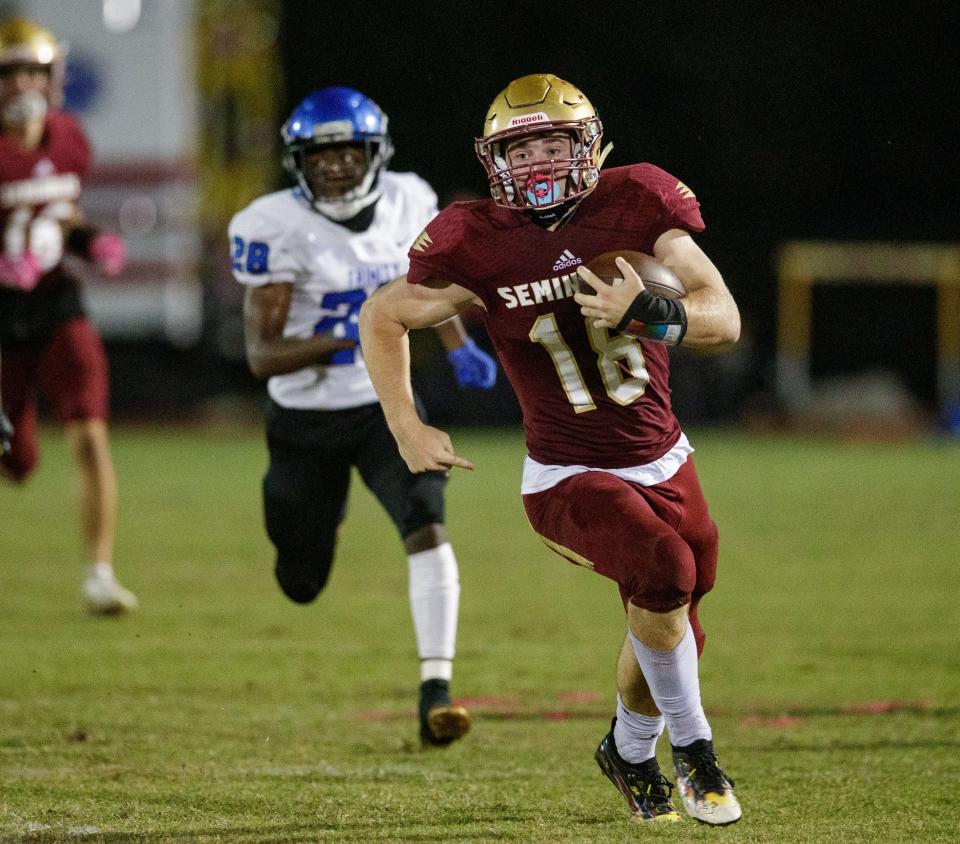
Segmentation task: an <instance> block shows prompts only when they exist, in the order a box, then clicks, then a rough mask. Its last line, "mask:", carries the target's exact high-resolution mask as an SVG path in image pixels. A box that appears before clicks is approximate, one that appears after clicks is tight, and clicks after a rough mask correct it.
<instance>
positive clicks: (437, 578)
mask: <svg viewBox="0 0 960 844" xmlns="http://www.w3.org/2000/svg"><path fill="white" fill-rule="evenodd" d="M407 562H408V564H409V571H410V582H409V586H410V611H411V613H412V614H413V629H414V632H415V633H416V637H417V653H418V654H419V655H420V660H421V662H420V679H421V681H422V680H430V679H433V678H435V677H436V678H439V679H441V680H449V679H450V677H451V675H452V673H453V655H454V652H455V650H456V642H457V611H458V610H459V608H460V574H459V572H458V570H457V558H456V557H455V556H454V554H453V548H451V547H450V543H449V542H444V543H443V544H442V545H438V546H437V547H436V548H431V549H430V550H429V551H420V552H419V553H417V554H411V555H410V556H409V557H407Z"/></svg>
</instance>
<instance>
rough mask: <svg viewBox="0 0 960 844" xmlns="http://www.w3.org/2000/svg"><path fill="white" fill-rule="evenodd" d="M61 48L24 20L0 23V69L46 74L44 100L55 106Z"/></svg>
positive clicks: (60, 80) (59, 95) (60, 77)
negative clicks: (40, 70)
mask: <svg viewBox="0 0 960 844" xmlns="http://www.w3.org/2000/svg"><path fill="white" fill-rule="evenodd" d="M65 52H66V50H65V49H64V46H63V45H62V44H61V43H60V42H59V41H57V39H56V38H54V36H53V34H52V33H50V32H49V31H48V30H46V29H44V28H43V27H42V26H40V24H38V23H34V22H33V21H32V20H28V19H27V18H8V19H7V20H5V21H2V22H0V69H2V68H4V67H7V66H9V65H39V66H40V67H46V68H47V69H48V70H49V72H50V86H49V91H48V94H47V98H48V99H49V100H50V101H51V102H52V103H53V104H54V105H59V103H60V100H61V99H62V95H63V74H64V54H65Z"/></svg>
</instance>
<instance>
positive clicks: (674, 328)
mask: <svg viewBox="0 0 960 844" xmlns="http://www.w3.org/2000/svg"><path fill="white" fill-rule="evenodd" d="M616 330H617V331H619V332H621V333H622V334H629V335H630V336H631V337H642V338H643V339H645V340H657V341H659V342H661V343H666V344H667V345H668V346H679V345H680V342H681V341H682V340H683V335H684V334H686V333H687V311H686V308H684V307H683V303H682V302H680V301H679V300H678V299H667V298H664V297H663V296H654V295H653V294H652V293H651V292H650V291H649V290H641V291H640V293H639V294H638V295H637V298H636V299H634V300H633V301H632V302H631V303H630V307H628V308H627V312H626V313H625V314H624V315H623V319H621V320H620V322H618V323H617V327H616Z"/></svg>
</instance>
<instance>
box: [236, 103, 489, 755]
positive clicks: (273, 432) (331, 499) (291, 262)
mask: <svg viewBox="0 0 960 844" xmlns="http://www.w3.org/2000/svg"><path fill="white" fill-rule="evenodd" d="M281 135H282V137H283V143H284V166H285V167H286V169H287V171H288V172H289V173H290V174H291V175H292V176H293V177H294V178H295V179H296V182H297V185H296V187H293V188H289V189H286V190H281V191H278V192H275V193H271V194H268V195H266V196H263V197H261V198H259V199H257V200H255V201H254V202H252V203H251V204H250V205H249V206H247V207H246V208H244V209H243V210H242V211H240V212H239V213H238V214H236V215H235V216H234V218H233V220H232V221H231V223H230V229H229V236H230V244H231V254H232V266H233V273H234V276H235V277H236V279H237V281H239V282H240V283H241V284H243V285H245V286H246V293H245V299H244V323H245V340H246V353H247V361H248V363H249V365H250V369H251V371H252V372H253V374H254V375H256V376H257V377H269V381H268V386H267V390H268V393H269V396H270V399H269V404H268V409H267V443H268V447H269V451H270V465H269V468H268V470H267V473H266V476H265V477H264V480H263V501H264V515H265V520H266V528H267V533H268V535H269V537H270V539H271V541H272V542H273V544H274V546H275V547H276V550H277V558H276V567H275V572H276V577H277V581H278V582H279V584H280V587H281V589H282V590H283V591H284V593H285V594H286V595H287V596H288V597H289V598H290V599H291V600H293V601H296V602H297V603H308V602H310V601H313V600H314V599H315V598H316V597H317V595H318V594H319V593H320V591H321V590H322V589H323V588H324V585H325V584H326V581H327V577H328V575H329V573H330V567H331V565H332V563H333V557H334V551H335V547H336V537H337V527H338V525H339V524H340V522H341V520H342V519H343V516H344V513H345V504H346V501H347V492H348V486H349V481H350V470H351V467H353V466H355V467H356V468H357V470H358V471H359V473H360V477H361V478H362V479H363V481H364V483H365V484H366V485H367V487H368V488H369V489H370V490H371V492H373V494H374V495H375V496H376V497H377V498H378V499H379V501H380V503H381V504H382V505H383V507H384V509H385V510H386V511H387V513H388V514H389V516H390V518H391V519H392V521H393V522H394V524H395V525H396V527H397V530H398V532H399V534H400V536H401V538H402V540H403V545H404V549H405V550H406V553H407V559H408V566H409V598H410V605H411V610H412V614H413V623H414V629H415V632H416V640H417V650H418V653H419V656H420V666H421V667H420V707H419V711H420V737H421V741H422V742H423V744H424V745H425V746H444V745H447V744H449V743H450V742H451V741H454V740H455V739H458V738H460V737H461V736H463V735H464V734H465V733H466V732H467V730H468V729H469V727H470V715H469V713H468V712H467V711H466V709H464V708H463V707H461V706H457V705H454V704H453V703H452V701H451V698H450V679H451V674H452V662H453V656H454V647H455V640H456V630H457V613H458V607H459V597H460V583H459V575H458V570H457V561H456V557H455V556H454V553H453V550H452V548H451V547H450V544H449V543H448V542H447V539H446V534H445V529H444V512H443V509H444V499H443V490H444V485H445V483H446V474H445V473H443V472H433V473H426V474H417V475H414V474H412V473H411V472H410V471H409V469H407V466H406V464H405V463H404V461H403V460H402V459H401V457H400V454H399V452H398V451H397V446H396V443H395V441H394V439H393V437H392V436H391V434H390V431H389V430H388V428H387V425H386V421H385V420H384V417H383V412H382V411H381V409H380V405H379V403H378V400H377V395H376V393H375V392H374V389H373V385H372V384H371V383H370V378H369V376H368V375H367V369H366V366H365V364H364V361H363V354H362V352H361V350H360V346H359V335H358V327H357V320H358V315H359V312H360V306H361V305H362V304H363V302H364V300H365V299H366V298H367V297H368V296H369V295H370V294H371V293H373V291H374V290H376V289H377V288H378V287H379V286H380V285H382V284H385V283H386V282H387V281H389V280H390V279H393V278H396V277H397V276H400V275H403V274H404V273H405V272H406V270H407V266H408V260H407V250H408V249H409V248H410V245H411V243H412V242H413V240H414V238H415V237H416V236H417V234H419V233H420V232H421V231H422V230H423V228H424V226H425V225H426V224H427V222H428V221H429V220H430V219H432V218H433V216H434V215H435V214H436V213H437V197H436V195H435V194H434V192H433V190H432V189H431V188H430V186H429V185H428V184H427V183H426V182H425V181H423V180H422V179H421V178H420V177H419V176H417V175H415V174H413V173H394V172H391V171H388V170H387V169H386V168H387V164H388V162H389V160H390V157H391V155H392V153H393V147H392V145H391V142H390V136H389V134H388V132H387V117H386V115H385V114H384V113H383V112H382V111H381V110H380V108H379V107H378V106H377V105H376V103H374V102H373V101H372V100H370V99H369V98H368V97H366V96H365V95H363V94H361V93H360V92H359V91H355V90H353V89H350V88H342V87H332V88H324V89H322V90H319V91H314V92H313V93H311V94H309V95H308V96H307V97H306V98H305V99H304V100H303V101H302V102H301V103H300V104H299V105H298V106H297V107H296V108H295V109H294V111H293V112H292V114H291V115H290V117H289V119H288V120H287V122H286V123H285V124H284V125H283V128H282V129H281ZM438 334H439V335H440V339H441V342H442V343H443V345H444V347H445V348H446V349H447V354H448V358H449V360H450V362H451V364H452V365H453V367H454V370H455V373H456V376H457V381H458V383H459V385H460V386H461V387H483V388H489V387H492V386H493V384H494V381H495V379H496V371H497V370H496V364H495V363H494V361H493V359H492V358H491V357H490V356H489V355H487V354H486V353H485V352H483V351H482V350H481V349H479V348H478V347H477V346H476V344H475V343H474V342H473V340H471V339H470V338H469V337H468V336H467V334H466V332H465V331H464V329H463V326H462V324H461V323H460V322H459V321H451V322H448V323H446V324H444V325H443V326H439V327H438ZM421 413H422V408H421Z"/></svg>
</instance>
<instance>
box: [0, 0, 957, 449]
mask: <svg viewBox="0 0 960 844" xmlns="http://www.w3.org/2000/svg"><path fill="white" fill-rule="evenodd" d="M12 14H22V15H26V16H28V17H30V18H33V19H34V20H36V21H37V22H38V23H40V24H41V25H43V26H45V27H47V28H48V29H50V30H51V31H52V32H53V33H54V34H55V35H56V36H57V37H59V38H60V39H62V40H63V41H65V42H66V43H67V44H68V47H69V52H68V63H67V88H66V107H67V108H68V109H69V110H70V111H72V112H74V113H75V114H77V115H78V116H79V118H80V119H81V121H82V122H83V124H84V126H85V127H86V129H87V131H88V133H89V134H90V137H91V140H92V143H93V145H94V151H95V154H96V167H95V170H94V172H93V174H92V176H91V179H90V181H89V183H88V185H87V187H86V190H85V192H84V195H83V197H82V200H81V204H82V205H83V206H84V209H85V211H86V212H87V214H88V215H89V216H90V217H91V218H92V219H93V220H94V221H95V222H97V223H99V224H101V225H104V226H107V227H109V228H112V229H115V230H119V231H121V232H123V234H124V235H125V237H126V239H127V245H128V252H129V255H130V257H131V261H130V265H129V268H128V270H127V271H126V272H125V273H124V274H123V276H122V277H121V278H120V279H118V280H111V281H106V280H104V279H100V278H97V277H95V276H89V277H88V278H87V287H86V290H87V298H88V304H89V308H90V311H91V315H92V316H93V318H94V321H95V322H96V324H97V325H98V327H99V328H100V330H101V332H102V334H103V336H104V339H105V341H106V343H107V350H108V353H109V356H110V360H111V366H112V384H111V387H112V396H113V408H114V414H115V416H116V417H117V418H118V419H130V420H139V419H159V420H163V419H167V418H169V419H183V418H194V419H213V420H216V419H220V418H223V417H229V418H243V417H245V416H247V415H250V416H251V418H252V417H253V416H254V415H255V414H256V413H257V412H258V411H259V407H260V404H261V401H262V397H263V394H264V387H263V384H261V383H258V382H256V381H255V380H254V379H253V378H252V377H251V376H250V375H249V373H248V372H247V369H246V365H245V363H244V360H243V344H242V321H241V298H242V290H241V288H240V285H238V284H236V283H235V282H234V281H233V280H232V278H231V275H230V269H229V268H230V262H229V252H228V248H227V238H226V226H227V223H228V221H229V219H230V217H231V216H232V215H233V214H234V213H235V212H236V211H238V210H239V209H240V208H242V207H243V206H244V205H246V204H247V203H248V202H249V201H251V200H252V199H253V198H255V197H256V196H258V195H260V194H262V193H264V192H266V191H269V190H273V189H277V188H280V187H282V186H284V185H285V184H287V182H286V181H285V178H284V175H283V173H282V171H281V168H280V164H279V152H280V150H279V144H278V140H279V135H278V128H279V126H280V124H281V123H282V122H283V120H284V119H285V117H286V116H287V114H288V113H289V111H290V110H291V109H292V108H293V106H294V105H295V104H296V103H297V102H298V101H299V100H300V99H301V98H302V97H303V96H304V95H305V94H306V93H307V92H309V91H310V90H312V89H314V88H318V87H323V86H326V85H332V84H343V85H349V86H352V87H356V88H359V89H360V90H362V91H364V92H365V93H367V94H368V95H369V96H371V97H372V98H373V99H374V100H376V101H377V102H378V103H379V104H380V105H381V107H382V108H383V109H384V110H385V111H386V112H387V114H388V115H389V116H390V118H391V129H392V134H393V137H394V141H395V145H396V148H397V154H396V156H395V158H394V161H393V165H392V167H393V169H396V170H413V171H416V172H418V173H419V174H420V175H422V176H423V177H425V178H426V179H427V180H428V181H429V182H430V183H431V184H432V185H433V187H434V189H435V190H436V192H437V194H438V195H439V197H440V202H441V207H442V206H443V205H444V204H446V203H448V202H450V201H452V200H454V199H457V198H463V197H475V196H483V195H486V183H485V178H484V174H483V170H482V168H481V166H480V165H479V163H478V162H477V161H476V159H475V158H474V155H473V151H472V140H473V138H474V136H475V135H476V134H477V133H478V132H479V130H480V127H481V123H482V119H483V116H484V113H485V110H486V107H487V105H488V104H489V102H490V100H492V99H493V97H494V96H495V95H496V94H497V93H498V92H499V91H500V90H501V89H502V88H503V87H504V86H505V85H506V84H507V83H508V82H510V80H512V79H513V78H515V77H518V76H521V75H524V74H527V73H531V72H541V71H546V72H552V73H555V74H557V75H558V76H561V77H563V78H565V79H568V80H569V81H571V82H573V83H574V84H575V85H577V86H578V87H580V88H581V89H582V90H583V91H584V92H585V93H586V94H587V96H588V97H589V98H590V99H591V101H592V102H593V104H594V106H595V107H596V108H597V111H598V113H599V115H600V117H601V119H602V120H603V123H604V127H605V138H606V139H607V140H609V141H612V142H613V144H614V151H613V153H612V155H611V156H610V158H609V159H608V164H609V165H611V166H615V165H622V164H628V163H633V162H636V161H650V162H653V163H655V164H657V165H659V166H661V167H663V168H664V169H666V170H668V171H669V172H671V173H673V174H674V175H676V176H677V177H678V178H679V179H682V180H683V181H684V182H685V183H686V184H688V185H689V186H690V187H691V188H692V189H693V190H694V191H695V192H696V194H697V195H698V197H699V199H700V201H701V204H702V210H703V216H704V219H705V220H706V222H707V230H706V232H705V233H704V234H703V235H701V236H699V237H698V242H699V243H700V244H701V245H702V247H703V248H704V250H705V251H706V252H707V254H708V255H710V256H711V257H712V258H713V260H714V262H715V263H716V264H717V265H718V267H719V268H720V269H721V271H722V272H723V274H724V276H725V278H726V280H727V283H728V285H729V286H730V288H731V290H732V292H733V294H734V296H735V297H736V299H737V301H738V303H739V305H740V308H741V312H742V315H743V319H744V332H743V340H742V342H741V343H740V344H739V346H738V347H737V348H736V349H735V350H733V351H731V352H726V353H724V354H720V355H717V354H702V353H696V352H693V351H690V350H686V349H682V348H681V349H679V350H676V351H675V353H674V377H673V389H674V402H675V408H676V410H677V413H678V415H679V417H680V419H681V421H682V422H691V423H723V424H747V425H753V426H760V427H771V426H773V427H776V426H782V425H788V424H792V425H797V426H802V425H804V424H820V425H823V424H827V425H836V426H841V427H842V426H849V425H851V424H859V425H864V426H867V427H868V428H871V429H876V430H897V431H902V430H910V431H914V430H921V431H929V430H931V428H939V429H940V430H947V431H951V430H952V431H953V432H954V433H960V411H958V408H960V328H958V324H960V214H958V211H957V207H956V205H957V199H956V196H957V192H958V187H960V168H958V166H957V163H956V160H957V150H958V149H960V120H958V116H957V113H958V108H957V106H958V102H957V95H956V93H955V82H956V79H957V76H958V70H960V67H958V65H960V59H958V56H960V51H958V50H957V43H958V40H957V35H958V34H960V31H958V30H960V28H958V26H957V22H956V21H957V16H956V14H955V10H954V9H953V8H952V4H951V5H950V6H948V4H947V3H937V2H928V3H924V4H910V5H909V6H908V5H906V4H904V5H898V4H896V3H890V4H883V6H882V7H876V6H874V5H870V6H868V5H867V4H860V3H850V4H833V3H831V4H827V3H823V4H817V3H802V4H801V3H783V4H775V5H773V6H771V5H770V4H767V3H760V2H753V0H742V2H739V3H736V4H729V3H726V4H720V3H710V4H700V3H684V4H672V3H663V4H640V3H636V2H617V0H609V2H607V3H605V4H603V5H602V6H597V5H594V4H588V3H583V2H570V1H569V0H556V2H553V3H551V4H542V3H534V2H525V0H514V2H511V3H509V4H487V5H486V6H483V7H478V6H475V5H472V4H471V5H469V6H460V5H459V4H451V3H446V2H440V1H439V0H434V2H430V1H429V0H428V2H421V3H418V4H400V3H398V4H389V3H377V2H367V0H354V1H353V2H332V0H69V2H65V0H19V2H0V15H2V16H4V17H5V16H8V15H12ZM470 328H471V332H472V333H473V334H474V335H475V336H477V339H478V342H480V344H481V345H488V344H486V338H485V337H484V335H483V329H482V326H481V324H480V323H479V322H478V321H476V320H471V321H470ZM414 363H415V366H416V381H417V385H418V388H419V390H420V392H421V393H422V395H423V396H424V399H425V401H426V403H427V405H428V409H429V411H430V413H431V415H432V418H433V419H434V421H436V422H440V423H447V422H449V421H455V422H456V423H458V424H498V423H502V422H512V421H515V420H516V419H518V418H519V412H518V409H517V405H516V401H515V399H514V397H513V394H512V392H511V391H510V388H509V386H508V385H506V384H505V383H504V382H503V381H504V379H502V378H501V379H500V383H498V385H497V388H496V389H495V390H494V391H493V394H492V395H491V394H489V393H485V394H483V395H475V394H473V393H470V392H465V393H460V392H458V391H457V390H456V388H455V386H454V382H453V379H452V376H451V374H450V372H449V370H448V367H447V365H446V363H445V361H444V359H443V355H442V353H441V352H440V350H439V348H438V347H437V346H436V345H435V340H433V337H432V332H423V336H421V337H417V338H416V340H415V344H414Z"/></svg>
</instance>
